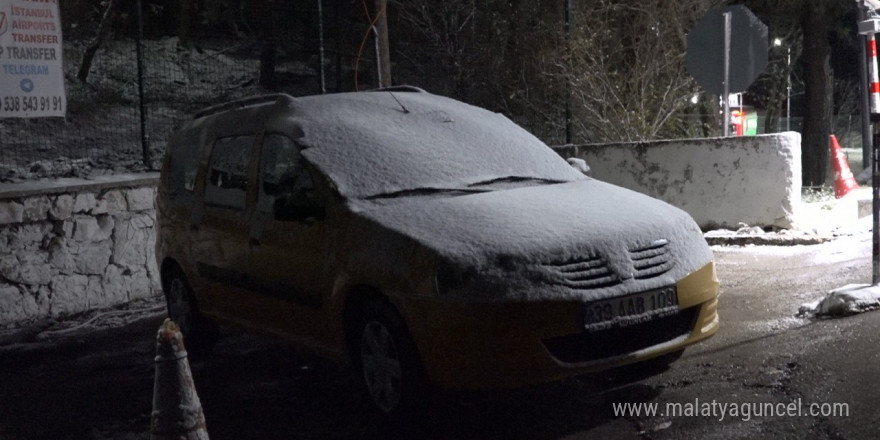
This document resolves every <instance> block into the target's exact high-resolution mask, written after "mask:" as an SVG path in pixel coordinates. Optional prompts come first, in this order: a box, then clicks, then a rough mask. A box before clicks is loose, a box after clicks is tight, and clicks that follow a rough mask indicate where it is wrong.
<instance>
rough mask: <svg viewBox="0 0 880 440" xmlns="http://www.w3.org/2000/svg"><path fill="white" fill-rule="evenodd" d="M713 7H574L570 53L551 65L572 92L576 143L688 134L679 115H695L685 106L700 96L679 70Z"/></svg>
mask: <svg viewBox="0 0 880 440" xmlns="http://www.w3.org/2000/svg"><path fill="white" fill-rule="evenodd" d="M713 3H714V2H711V1H706V0H684V1H677V2H643V1H637V0H622V1H621V0H617V1H610V0H603V1H596V2H589V3H584V4H580V7H579V8H578V9H577V10H576V11H575V14H576V17H580V18H579V19H576V23H577V25H576V26H575V27H574V29H573V35H572V44H571V50H570V53H569V54H568V56H567V57H560V58H561V61H560V62H557V63H556V64H555V66H554V67H555V72H556V73H555V74H556V75H559V76H561V77H562V78H563V80H564V82H565V84H566V86H567V87H570V88H571V91H572V95H573V107H574V108H573V112H574V115H575V118H574V123H575V127H576V130H575V131H576V136H577V139H580V140H581V141H593V142H596V141H637V140H648V139H658V138H669V137H677V136H682V135H686V134H687V133H688V132H689V124H688V121H687V120H686V118H685V117H684V113H685V111H686V110H691V111H693V105H692V104H691V103H690V101H689V100H690V98H691V97H692V96H693V95H694V94H695V93H696V92H697V91H698V90H699V88H698V87H697V85H696V83H695V82H694V80H693V79H692V78H691V77H690V75H689V74H688V73H687V71H686V69H685V60H684V58H685V53H686V41H687V32H688V31H689V30H690V28H691V27H692V26H693V24H694V23H695V22H696V20H697V19H699V18H700V16H701V15H702V14H703V13H704V12H705V11H706V10H707V9H709V8H710V7H711V6H713ZM587 20H588V22H587Z"/></svg>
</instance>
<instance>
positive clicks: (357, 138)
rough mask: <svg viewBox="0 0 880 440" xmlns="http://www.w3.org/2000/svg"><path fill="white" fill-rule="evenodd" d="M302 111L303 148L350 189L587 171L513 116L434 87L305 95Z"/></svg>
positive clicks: (376, 191) (374, 190) (564, 176)
mask: <svg viewBox="0 0 880 440" xmlns="http://www.w3.org/2000/svg"><path fill="white" fill-rule="evenodd" d="M395 98H396V99H395ZM398 101H399V103H398ZM401 104H402V105H401ZM294 112H295V118H296V119H297V122H298V123H299V124H301V127H302V129H303V137H302V138H300V139H299V140H298V141H299V143H300V144H301V145H303V146H304V147H306V149H305V150H304V151H303V155H304V156H305V157H306V158H307V159H308V160H309V161H311V162H312V163H313V164H315V165H316V166H317V167H318V168H319V169H321V170H322V171H323V172H324V173H326V174H327V175H328V177H330V178H331V179H332V180H333V181H334V183H335V184H336V186H337V188H338V189H339V191H340V193H342V194H344V195H346V196H348V197H354V198H365V197H369V196H376V195H380V194H388V193H394V192H404V191H407V190H413V189H417V188H451V189H455V188H464V187H466V186H467V185H469V184H472V183H475V182H481V181H487V180H491V179H498V178H503V177H508V176H518V177H535V178H542V179H548V180H558V181H575V180H582V179H585V178H586V177H584V176H583V175H582V174H581V173H579V172H578V171H576V170H574V169H573V168H572V167H571V166H570V165H569V164H568V163H567V162H566V161H565V160H563V159H562V158H561V157H560V156H559V155H557V154H556V153H555V152H553V150H551V149H550V148H549V147H547V146H546V145H545V144H544V143H543V142H541V141H540V140H538V139H537V138H536V137H534V136H532V135H531V134H530V133H528V132H527V131H525V130H524V129H523V128H521V127H519V126H518V125H516V124H514V123H513V122H511V121H510V120H509V119H507V118H506V117H504V116H502V115H500V114H497V113H493V112H490V111H488V110H485V109H482V108H479V107H474V106H471V105H468V104H465V103H462V102H459V101H455V100H453V99H449V98H444V97H440V96H437V95H432V94H429V93H424V92H393V95H392V93H391V92H360V93H342V94H334V95H321V96H311V97H303V98H298V99H297V101H296V104H295V105H294Z"/></svg>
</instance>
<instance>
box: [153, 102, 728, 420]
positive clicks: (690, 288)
mask: <svg viewBox="0 0 880 440" xmlns="http://www.w3.org/2000/svg"><path fill="white" fill-rule="evenodd" d="M157 204H158V216H157V224H158V234H157V243H156V256H157V260H158V264H159V267H160V268H161V275H162V284H163V288H164V292H165V296H166V299H167V302H168V313H169V315H170V316H171V318H172V319H174V320H175V321H177V323H178V324H179V325H180V327H181V328H182V330H183V333H184V335H185V337H186V343H187V347H188V348H190V350H191V351H193V350H198V349H202V348H206V347H208V346H210V344H211V342H212V340H213V339H214V338H213V334H214V331H215V329H216V327H215V324H214V323H216V322H219V323H225V324H235V325H238V326H242V327H245V328H247V329H251V330H256V331H260V332H265V333H270V334H273V335H277V336H281V337H283V338H285V339H287V340H289V341H291V342H293V343H294V344H296V345H297V346H299V347H302V348H305V349H308V350H311V351H312V352H314V353H317V354H320V355H323V356H327V357H330V358H335V359H340V360H345V359H348V360H351V361H352V362H353V363H354V365H356V366H357V367H358V368H359V369H360V370H361V374H362V376H363V382H364V385H365V388H366V390H367V391H368V395H369V396H370V397H371V398H372V401H373V402H374V403H375V405H376V407H378V408H379V409H380V410H382V411H383V412H385V413H389V414H394V413H396V412H398V411H401V410H405V409H408V408H411V407H413V406H414V405H415V404H416V403H418V402H420V401H422V400H423V399H424V398H425V394H424V393H426V392H427V391H428V390H433V389H436V388H435V387H440V388H444V389H453V390H474V389H486V388H507V387H517V386H522V385H527V384H535V383H539V382H544V381H551V380H556V379H561V378H565V377H569V376H573V375H578V374H583V373H587V372H593V371H598V370H604V369H608V368H612V367H617V366H621V365H624V364H631V363H635V362H640V361H646V360H649V359H653V360H654V361H657V360H658V359H659V361H660V362H670V361H671V360H673V359H674V358H675V357H676V356H678V355H680V353H681V352H682V350H683V349H684V348H685V347H686V346H688V345H690V344H693V343H696V342H698V341H700V340H703V339H705V338H707V337H709V336H711V335H712V334H714V333H715V332H716V331H717V329H718V315H717V313H716V309H717V297H718V291H719V283H718V280H717V278H716V275H715V267H714V261H713V256H712V252H711V250H710V249H709V247H708V246H707V244H706V242H705V240H704V238H703V235H702V233H701V231H700V229H699V228H698V227H697V225H696V224H695V223H694V221H693V220H692V219H691V217H690V216H689V215H688V214H686V213H685V212H683V211H681V210H680V209H678V208H675V207H672V206H670V205H668V204H666V203H664V202H661V201H659V200H656V199H653V198H650V197H648V196H645V195H642V194H638V193H636V192H633V191H630V190H626V189H623V188H620V187H616V186H613V185H610V184H608V183H604V182H601V181H598V180H595V179H593V178H590V177H588V176H586V175H584V174H583V173H581V172H579V171H577V170H576V169H575V168H573V167H572V166H571V165H570V164H569V163H568V162H566V160H565V159H563V158H562V157H560V156H558V155H557V154H556V153H555V152H554V151H553V150H551V149H550V148H549V147H547V146H546V145H545V144H544V143H542V142H541V141H540V140H538V139H537V138H535V137H534V136H532V135H531V134H529V133H528V132H526V131H525V130H524V129H522V128H521V127H519V126H517V125H516V124H514V123H513V122H511V121H510V120H508V119H507V118H505V117H504V116H502V115H500V114H497V113H493V112H490V111H487V110H485V109H481V108H478V107H474V106H471V105H468V104H465V103H462V102H459V101H456V100H452V99H449V98H444V97H441V96H437V95H433V94H430V93H427V92H425V91H423V90H420V89H417V88H413V87H397V88H391V89H381V90H376V91H369V92H359V93H340V94H330V95H321V96H308V97H300V98H292V97H290V96H287V95H268V96H261V97H255V98H250V99H246V100H241V101H235V102H231V103H227V104H222V105H219V106H215V107H211V108H208V109H205V110H202V111H201V112H199V113H197V114H196V115H195V116H194V118H193V119H192V120H190V121H188V122H187V123H185V124H184V125H183V126H182V127H181V128H180V129H179V130H177V131H176V132H175V133H174V134H173V135H172V137H171V139H170V142H169V145H168V150H167V154H166V157H165V159H164V163H163V168H162V174H161V183H160V188H159V194H158V197H157Z"/></svg>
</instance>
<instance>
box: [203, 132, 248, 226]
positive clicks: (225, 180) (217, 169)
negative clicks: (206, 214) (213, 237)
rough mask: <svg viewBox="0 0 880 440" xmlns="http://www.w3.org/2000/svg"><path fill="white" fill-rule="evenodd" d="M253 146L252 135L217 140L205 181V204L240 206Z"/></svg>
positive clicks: (234, 207)
mask: <svg viewBox="0 0 880 440" xmlns="http://www.w3.org/2000/svg"><path fill="white" fill-rule="evenodd" d="M253 145H254V136H253V135H247V136H232V137H226V138H220V139H217V142H215V143H214V148H213V149H212V150H211V160H210V162H209V165H208V173H207V176H206V179H207V181H206V182H205V204H206V205H212V206H220V207H225V208H232V209H244V207H245V203H246V201H247V183H248V182H247V181H248V163H249V162H250V156H251V148H253Z"/></svg>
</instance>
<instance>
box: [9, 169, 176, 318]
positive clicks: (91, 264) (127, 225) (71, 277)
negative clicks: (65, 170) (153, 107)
mask: <svg viewBox="0 0 880 440" xmlns="http://www.w3.org/2000/svg"><path fill="white" fill-rule="evenodd" d="M157 183H158V176H157V175H156V174H155V173H151V174H145V175H117V176H106V177H102V178H95V179H91V180H83V179H59V180H54V181H51V182H25V183H18V184H2V185H0V325H3V324H10V323H16V322H19V321H24V320H27V319H32V318H41V317H56V316H61V315H66V314H72V313H77V312H82V311H86V310H90V309H93V308H97V307H106V306H111V305H115V304H119V303H123V302H126V301H130V300H132V299H136V298H144V297H150V296H155V295H159V294H160V292H161V288H160V284H159V273H158V270H157V268H156V262H155V256H154V242H155V231H154V228H153V224H154V221H155V210H154V200H155V195H156V189H155V188H156V184H157Z"/></svg>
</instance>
